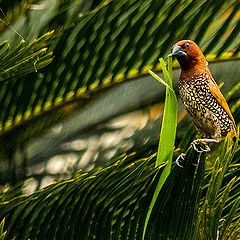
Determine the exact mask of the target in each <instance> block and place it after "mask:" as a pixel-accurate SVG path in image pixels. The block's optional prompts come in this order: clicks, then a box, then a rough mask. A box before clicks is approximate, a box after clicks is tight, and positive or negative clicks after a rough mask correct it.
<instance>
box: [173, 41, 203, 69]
mask: <svg viewBox="0 0 240 240" xmlns="http://www.w3.org/2000/svg"><path fill="white" fill-rule="evenodd" d="M171 53H172V56H174V57H176V58H177V60H178V62H179V64H180V66H181V68H182V70H190V69H191V68H193V67H196V66H197V67H206V66H207V61H206V59H205V57H204V55H203V53H202V52H201V50H200V48H199V47H198V45H197V44H196V43H195V42H193V41H191V40H182V41H179V42H177V43H176V44H175V45H174V46H173V47H172V52H171Z"/></svg>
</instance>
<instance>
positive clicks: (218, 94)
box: [208, 79, 236, 125]
mask: <svg viewBox="0 0 240 240" xmlns="http://www.w3.org/2000/svg"><path fill="white" fill-rule="evenodd" d="M208 86H209V89H210V91H211V93H212V95H213V96H214V97H215V98H216V100H217V101H218V102H219V104H220V105H221V106H222V107H223V109H224V110H225V111H226V112H227V114H228V116H229V117H230V119H231V120H232V121H233V123H234V125H236V124H235V121H234V118H233V116H232V113H231V111H230V108H229V106H228V104H227V101H226V100H225V98H224V96H223V95H222V93H221V92H220V90H219V88H218V85H217V84H216V82H215V81H214V79H211V80H210V81H209V83H208Z"/></svg>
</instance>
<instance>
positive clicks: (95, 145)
mask: <svg viewBox="0 0 240 240" xmlns="http://www.w3.org/2000/svg"><path fill="white" fill-rule="evenodd" d="M0 7H1V9H0V12H1V15H0V19H1V23H0V32H1V36H0V42H2V45H1V46H0V47H1V49H0V51H1V52H0V54H1V60H0V80H1V82H0V109H1V114H0V144H1V150H0V164H1V168H0V184H1V185H3V186H4V185H5V184H11V185H15V184H17V183H18V182H19V181H21V180H25V179H28V178H29V177H31V179H30V180H28V181H26V184H27V188H25V190H24V191H25V192H26V193H32V192H35V191H36V190H39V189H40V188H42V187H44V186H47V185H49V184H50V183H52V182H55V181H60V183H56V184H55V185H51V186H50V187H49V188H47V190H46V191H43V193H42V194H40V195H36V196H38V197H39V199H47V197H46V196H47V194H48V191H49V192H52V191H55V190H56V196H59V195H58V194H60V193H61V194H63V195H64V190H63V189H65V186H70V188H69V187H66V189H67V191H69V192H68V193H69V194H70V195H71V194H73V195H71V196H72V197H71V198H70V199H69V201H68V200H66V202H65V200H64V198H63V204H65V203H66V204H70V203H72V202H71V201H74V197H73V196H74V194H76V191H78V187H77V186H78V184H80V183H79V181H80V182H81V181H86V182H87V183H88V184H89V185H90V184H91V183H92V182H93V180H92V179H94V178H95V176H102V178H101V177H99V179H104V178H103V177H104V176H105V177H106V176H108V175H110V176H111V169H114V167H116V166H117V167H116V169H115V170H116V172H114V171H115V170H113V172H112V175H113V176H114V177H115V178H114V179H115V183H116V182H118V181H120V180H121V181H122V185H119V189H120V190H121V191H122V189H123V188H124V187H126V186H128V184H129V182H128V181H130V180H132V181H133V182H135V181H137V182H136V184H139V185H138V188H135V187H136V186H132V185H129V192H131V191H132V192H131V194H132V195H131V196H134V197H133V198H132V199H133V200H132V201H137V202H138V203H139V204H140V205H137V206H143V205H144V204H146V203H147V202H148V201H149V199H151V196H152V192H153V189H154V186H155V182H154V176H155V174H160V173H161V167H162V166H161V167H160V168H159V169H155V170H153V163H152V160H151V159H153V158H154V155H152V154H153V153H155V152H156V150H157V145H158V138H159V130H160V124H161V117H162V112H163V106H164V87H163V86H161V85H160V84H159V83H158V82H157V81H155V80H154V79H153V78H152V77H150V75H149V74H148V69H152V70H154V71H155V72H156V71H160V68H159V64H158V59H159V58H160V57H166V56H167V55H168V53H169V52H170V50H171V47H172V45H173V44H174V43H175V42H177V41H178V40H181V39H192V40H194V41H196V42H197V43H198V44H199V46H200V47H201V49H202V50H203V52H204V54H205V55H206V56H207V60H208V61H209V63H210V68H211V70H212V72H213V75H214V78H215V80H216V81H217V83H218V84H221V83H223V82H224V85H221V87H222V91H223V93H224V94H225V96H226V97H227V100H228V102H229V105H230V107H231V109H232V111H233V115H234V117H235V119H236V122H237V123H238V122H239V120H240V112H239V109H240V108H239V105H240V100H239V94H240V90H239V76H240V68H239V60H240V40H239V39H240V33H239V27H240V3H239V1H236V0H235V1H233V0H228V1H225V0H219V1H215V0H208V1H205V0H199V1H194V0H189V1H175V0H168V1H166V0H161V1H159V0H151V1H149V0H130V1H129V0H121V1H116V0H106V1H101V0H43V1H39V0H18V1H10V2H9V1H3V0H2V1H0ZM36 39H37V40H36ZM174 66H175V68H174V87H175V88H176V87H177V79H178V76H179V68H178V66H177V65H176V63H175V65H174ZM179 104H180V111H179V120H178V121H179V124H178V130H177V139H176V155H178V154H179V153H180V152H185V151H187V149H188V147H189V144H190V143H191V141H192V139H194V137H195V130H194V127H193V126H192V123H191V121H190V120H189V118H188V117H187V116H185V111H184V110H183V107H182V105H181V103H180V102H179ZM133 152H135V154H132V153H133ZM130 153H131V154H130ZM238 153H239V152H238V150H235V151H234V154H233V155H232V157H233V158H234V161H233V165H231V168H230V170H229V171H228V172H227V173H226V174H227V179H228V180H229V181H230V180H231V177H232V176H235V175H239V172H238V171H237V170H236V166H237V164H239V158H238ZM122 154H123V155H122ZM125 154H127V155H125ZM195 154H196V153H195ZM192 155H193V158H196V159H198V158H199V156H195V155H194V153H190V155H189V156H192ZM222 155H224V153H222ZM119 156H120V157H119ZM124 156H125V157H124ZM175 157H176V156H175ZM214 157H216V156H214V153H213V156H211V155H210V156H208V157H207V159H208V161H207V165H206V167H210V166H212V165H213V163H212V161H211V160H213V159H216V158H214ZM146 159H148V160H149V161H147V162H145V161H144V160H146ZM134 163H135V165H134ZM109 164H111V165H110V166H109ZM114 164H115V165H114ZM131 164H133V165H131ZM203 165H204V164H203ZM102 166H109V167H106V168H102ZM217 167H219V168H221V166H220V165H219V166H217ZM217 167H216V168H217ZM132 168H133V169H135V170H134V171H133V172H134V173H133V175H131V171H129V169H130V170H131V169H132ZM79 171H80V172H79ZM81 171H82V172H83V173H82V172H81ZM88 171H90V173H89V175H88V174H87V175H85V172H88ZM124 171H126V175H123V176H122V177H120V176H121V174H122V173H123V172H124ZM128 171H129V172H128ZM197 171H200V172H201V171H203V170H201V169H200V170H197ZM82 174H83V175H82ZM102 174H103V175H102ZM115 174H116V175H115ZM128 174H130V175H131V177H130V178H127V177H126V176H128ZM138 174H140V175H138ZM141 174H142V175H141ZM174 174H175V176H178V170H176V169H175V172H174ZM186 174H187V173H186ZM190 175H191V174H190ZM190 175H188V174H187V176H189V177H190V178H191V179H194V177H193V175H191V176H190ZM72 176H73V178H72V179H71V180H69V182H68V181H66V182H61V179H69V178H70V177H72ZM184 176H185V175H184ZM209 176H210V174H208V173H207V175H206V176H205V179H206V182H207V180H209V179H210V177H209ZM224 176H225V175H224ZM125 177H126V178H125ZM171 178H172V179H173V180H172V183H174V181H175V180H174V178H173V176H172V177H171ZM171 178H170V180H169V181H170V182H171ZM74 179H75V180H74ZM127 179H128V180H127ZM144 179H148V181H149V182H148V183H149V184H150V183H151V184H150V185H149V186H148V188H147V189H146V192H147V193H146V194H147V197H146V202H145V200H144V199H145V198H144V197H145V195H144V191H143V189H144V186H145V184H146V182H145V181H144ZM183 179H184V178H183ZM202 179H203V176H201V177H200V178H199V179H198V180H196V181H195V182H196V186H198V187H199V186H200V185H201V184H202V181H203V180H202ZM109 180H111V178H109V179H106V183H103V184H106V186H107V183H108V184H110V182H111V181H110V182H108V181H109ZM138 180H139V182H138ZM97 181H100V180H97ZM97 181H96V183H94V186H97V183H98V182H97ZM224 181H225V182H224ZM222 182H224V183H225V185H224V186H225V187H224V188H221V190H220V195H216V196H215V198H213V199H215V200H216V199H217V200H218V201H219V199H221V198H220V196H222V195H224V194H223V192H224V189H228V188H227V187H226V184H227V181H226V179H225V178H223V176H222ZM222 182H221V181H220V183H219V184H220V185H221V183H222ZM71 183H72V184H73V185H71ZM74 184H75V185H74ZM174 184H175V183H174ZM174 184H173V185H171V186H173V189H175V188H177V187H174V186H175V185H174ZM21 186H22V184H20V187H16V189H17V190H16V189H15V190H14V191H13V192H11V191H10V192H9V193H8V194H7V195H5V196H2V202H8V201H9V200H10V199H14V198H17V197H18V196H19V195H21V194H22V189H21ZM81 186H82V185H81V184H80V185H79V188H81ZM237 186H239V181H237V183H236V184H235V185H234V186H233V191H232V192H231V194H230V195H231V196H234V197H235V198H237V197H239V196H238V193H237V191H236V189H237ZM71 187H73V191H72V190H71ZM85 187H86V186H84V187H83V188H82V190H83V193H84V191H85V190H84V189H85ZM145 187H146V186H145ZM229 188H230V187H229ZM133 189H135V190H133ZM204 189H205V191H206V187H205V188H204ZM74 190H75V191H74ZM138 190H139V192H140V193H141V194H143V195H144V197H142V198H141V194H139V195H138V192H137V191H138ZM4 191H5V190H3V192H4ZM62 191H63V192H62ZM86 191H87V193H88V194H90V193H91V194H96V192H95V190H94V188H93V189H91V188H89V189H88V190H86ZM97 191H100V190H97ZM110 191H113V189H112V188H111V187H109V192H110ZM121 191H120V193H121ZM169 191H170V190H169ZM184 191H185V190H184V189H183V192H184ZM229 191H230V190H229ZM100 192H101V191H100ZM36 194H38V192H37V193H36ZM54 194H55V192H54ZM135 194H136V195H137V197H136V195H135ZM190 195H191V194H190ZM190 195H189V196H190ZM226 195H227V194H226ZM54 196H55V195H54ZM54 196H53V199H52V202H51V203H52V204H53V205H51V204H50V205H51V206H53V208H49V214H50V213H51V212H55V211H56V209H54V203H55V200H56V199H55V198H54ZM117 196H118V195H115V196H114V198H113V199H115V200H116V199H117ZM189 196H186V199H187V198H188V197H189ZM105 197H106V195H105V196H104V197H103V199H101V201H103V200H104V199H105ZM125 197H126V199H130V200H129V201H130V205H127V204H126V206H127V208H126V209H125V208H124V211H122V214H123V215H122V219H125V218H124V216H125V215H124V214H125V213H126V211H127V212H129V208H128V207H131V203H132V202H131V197H128V196H124V201H125V200H126V199H125ZM135 197H136V198H135ZM20 198H21V197H20ZM235 198H234V199H235ZM34 199H36V198H35V195H33V196H32V197H30V201H29V202H28V203H26V206H25V205H22V204H20V210H19V211H20V212H21V211H24V209H25V207H26V208H27V207H28V204H29V207H30V208H32V207H33V205H31V202H32V201H33V203H34V204H36V202H34ZM79 199H80V198H79ZM170 199H176V197H175V195H174V196H172V195H171V197H170ZM232 199H233V198H231V199H229V200H228V201H227V204H226V207H225V209H224V211H223V215H224V214H225V215H224V216H226V214H227V212H228V210H229V209H230V207H229V206H231V205H232V204H233V202H234V201H233V200H232ZM115 200H113V202H114V201H115ZM188 200H189V199H188ZM47 201H48V200H47ZM67 201H68V202H67ZM76 201H77V200H76ZM79 201H80V200H79ZM82 201H84V199H83V200H82ZM93 201H94V198H93ZM101 201H100V202H101ZM116 201H117V200H116ZM158 201H163V200H161V199H159V200H158ZM196 201H197V200H196ZM126 202H127V200H126ZM74 203H75V204H76V203H77V202H74ZM82 203H83V206H85V205H84V202H82ZM127 203H128V202H127ZM234 203H235V205H237V203H236V202H234ZM23 204H24V199H23ZM59 204H60V203H59ZM61 204H62V203H61ZM61 204H60V205H59V206H62V205H61ZM101 204H102V202H101ZM101 204H100V205H99V206H101ZM104 204H105V203H104ZM141 204H143V205H141ZM179 204H180V203H179ZM16 205H18V204H16ZM70 205H71V204H70ZM70 205H69V206H70ZM13 206H15V205H14V204H13ZM73 206H76V208H77V207H78V205H74V204H73ZM104 206H105V207H107V206H108V205H104ZM111 206H112V205H111V204H110V203H109V208H110V207H111ZM206 206H207V204H205V207H206ZM192 207H194V204H193V205H192ZM203 207H204V206H203ZM207 207H208V206H207ZM207 207H206V208H207ZM210 207H213V205H212V206H210ZM12 208H13V209H14V207H12V206H10V209H12ZM33 208H34V207H33ZM235 208H236V209H238V206H235ZM182 209H183V210H184V209H185V208H182ZM38 210H39V211H38V212H37V213H36V214H40V215H39V216H42V214H43V215H44V216H45V217H46V216H48V213H43V212H41V210H42V209H40V208H39V209H38ZM160 210H161V209H160ZM160 210H159V211H160ZM205 210H206V209H205ZM31 211H32V210H31ZM99 211H100V210H99ZM119 211H120V210H119ZM134 211H135V210H134ZM144 211H145V210H144ZM120 212H121V211H120ZM140 212H141V211H140ZM140 212H138V213H140ZM99 213H102V212H101V211H100V212H99ZM145 213H146V211H145V212H144V214H145ZM10 214H13V216H15V215H14V211H13V212H12V213H11V211H10ZM62 214H63V215H64V216H65V213H64V212H63V213H62ZM84 214H86V213H84ZM114 214H115V213H113V222H114V224H115V223H116V225H114V226H116V229H117V230H116V231H118V230H119V228H120V227H119V226H120V225H121V224H120V223H121V222H118V220H117V218H115V217H116V216H115V215H114ZM134 214H135V213H134ZM144 214H143V215H141V217H140V218H139V221H140V222H141V221H142V219H144ZM186 214H187V213H186ZM60 215H61V214H60ZM63 215H62V216H63ZM220 215H221V214H220ZM29 216H30V215H29ZM29 216H28V215H27V213H26V216H25V217H26V219H29V220H31V218H30V217H29ZM84 216H85V215H84ZM117 216H118V215H117ZM137 216H139V215H137ZM178 216H179V215H178ZM85 217H87V215H86V216H85ZM210 217H211V216H210ZM22 219H23V220H22V221H23V222H24V221H25V220H26V219H25V220H24V218H22ZM59 219H60V218H59ZM59 219H54V221H55V220H56V221H57V222H58V221H60V220H59ZM83 219H84V218H83ZM99 219H101V214H100V215H99ZM215 219H218V218H217V217H216V218H215ZM235 220H236V221H239V215H238V216H237V217H236V216H235ZM9 221H10V220H9ZM9 221H8V224H9V223H10V222H9ZM31 221H32V220H31ZM54 221H53V222H54ZM82 221H83V220H82ZM126 221H129V219H128V220H126ZM201 221H202V220H201V219H200V218H199V222H198V223H199V229H200V230H199V231H200V233H199V234H200V235H201V234H202V232H201V227H200V226H202V225H204V224H203V223H202V222H201ZM20 222H21V221H20ZM42 223H43V224H44V220H43V222H42ZM90 223H91V221H90V222H89V224H90ZM117 223H119V224H120V225H118V224H117ZM11 224H12V226H15V225H14V221H13V220H11ZM39 224H41V222H40V223H39ZM136 224H137V222H136ZM154 224H155V223H154ZM154 224H153V225H151V226H154ZM201 224H202V225H201ZM222 225H224V223H223V224H222ZM19 226H20V227H21V226H22V225H21V224H20V225H19ZM236 226H238V225H236ZM20 227H19V228H20ZM72 227H73V229H75V228H74V227H75V226H73V225H72ZM185 227H186V229H188V228H189V225H186V226H185ZM101 228H102V225H99V229H101ZM13 229H14V228H13ZM97 229H98V228H97V227H96V228H95V230H94V231H93V232H94V233H95V232H97ZM189 229H190V228H189ZM135 230H136V229H135V228H134V227H133V228H132V230H129V231H135ZM165 230H166V229H165ZM69 231H70V230H69ZM119 231H120V230H119ZM121 231H123V230H122V229H121ZM149 231H150V232H151V230H149ZM33 232H34V231H33ZM209 232H211V231H209ZM140 233H141V228H140ZM140 233H139V234H140ZM148 233H149V232H148ZM13 234H15V233H13ZM22 234H26V235H24V237H23V238H22V239H24V238H25V237H26V238H27V237H28V234H29V229H27V230H26V232H25V233H24V232H22ZM33 234H36V235H37V234H40V235H39V236H41V234H42V231H40V233H39V232H34V233H33ZM46 234H48V232H47V231H46ZM49 234H50V235H51V234H55V233H52V232H50V233H49ZM56 234H57V236H61V234H62V232H61V229H60V228H59V231H58V232H57V233H56ZM58 234H60V235H58ZM65 234H66V232H65ZM74 234H79V232H75V233H74ZM85 234H87V233H85ZM136 234H137V233H136ZM156 234H157V233H156ZM172 234H174V231H172ZM189 234H190V233H189ZM191 234H192V233H191ZM229 234H230V233H229ZM231 234H233V236H235V235H234V234H235V233H234V231H233V232H232V233H231ZM123 236H125V235H124V234H123ZM136 236H140V235H136ZM156 236H157V235H156ZM187 236H192V235H187ZM221 236H222V237H223V239H225V238H224V237H225V235H224V234H223V235H221ZM229 236H230V235H229ZM158 237H159V236H158ZM20 239H21V236H20ZM49 239H50V238H49ZM73 239H74V238H73ZM75 239H77V238H75ZM103 239H105V238H103ZM122 239H127V238H124V237H123V238H122ZM136 239H139V238H136ZM153 239H154V238H153ZM209 239H210V238H209ZM230 239H234V238H230Z"/></svg>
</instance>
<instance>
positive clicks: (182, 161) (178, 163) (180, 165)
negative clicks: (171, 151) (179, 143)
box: [176, 153, 185, 168]
mask: <svg viewBox="0 0 240 240" xmlns="http://www.w3.org/2000/svg"><path fill="white" fill-rule="evenodd" d="M184 157H185V153H181V154H180V155H179V156H178V157H177V159H176V164H177V165H178V166H179V167H180V168H183V163H184V161H185V158H184Z"/></svg>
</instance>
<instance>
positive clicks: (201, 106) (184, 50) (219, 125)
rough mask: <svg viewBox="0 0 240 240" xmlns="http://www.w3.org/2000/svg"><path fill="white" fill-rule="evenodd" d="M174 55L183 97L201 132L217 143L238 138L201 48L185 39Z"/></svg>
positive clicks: (175, 49)
mask: <svg viewBox="0 0 240 240" xmlns="http://www.w3.org/2000/svg"><path fill="white" fill-rule="evenodd" d="M172 55H174V56H176V57H177V60H178V62H179V63H180V66H181V69H182V71H181V75H180V79H179V94H180V97H181V99H182V102H183V103H184V105H185V107H186V110H187V112H188V113H189V115H190V116H191V118H192V119H193V121H194V124H195V126H196V128H197V129H198V131H199V132H201V133H202V134H203V135H204V136H205V137H211V138H213V139H215V140H217V141H221V140H222V139H223V138H224V137H225V136H226V135H227V134H228V133H230V135H231V136H232V137H233V136H235V135H236V125H235V122H234V119H233V117H232V114H231V112H230V109H229V107H228V105H227V102H226V100H225V98H224V97H223V95H222V94H221V92H220V90H219V88H218V86H217V84H216V83H215V81H214V79H213V77H212V75H211V72H210V70H209V68H208V66H207V65H208V63H207V61H206V59H205V57H204V55H203V54H202V52H201V51H200V49H199V47H198V46H197V45H196V44H195V43H194V42H193V41H191V40H183V41H180V42H178V43H177V44H175V45H174V47H173V49H172Z"/></svg>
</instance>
